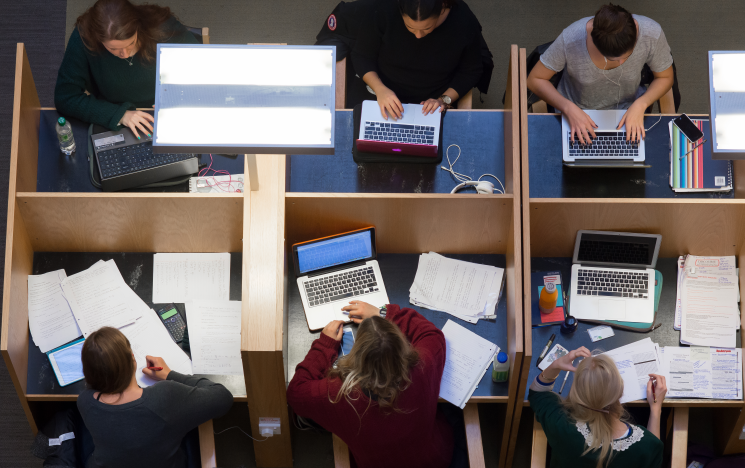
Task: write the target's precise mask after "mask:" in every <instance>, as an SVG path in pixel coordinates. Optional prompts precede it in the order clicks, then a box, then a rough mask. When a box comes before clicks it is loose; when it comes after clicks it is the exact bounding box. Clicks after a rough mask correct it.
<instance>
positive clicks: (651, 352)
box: [605, 338, 663, 403]
mask: <svg viewBox="0 0 745 468" xmlns="http://www.w3.org/2000/svg"><path fill="white" fill-rule="evenodd" d="M605 354H607V355H609V356H611V357H612V358H613V360H614V361H615V362H616V366H618V368H619V370H621V367H620V365H619V362H622V361H623V366H624V367H625V368H626V366H627V364H628V363H626V362H625V361H630V362H631V367H630V368H628V369H627V371H626V372H627V373H626V374H624V372H623V371H622V372H621V377H623V378H624V382H625V385H624V389H623V396H622V397H621V403H626V402H627V401H635V400H639V399H645V398H647V382H648V381H649V374H663V371H662V362H661V359H660V356H659V348H658V346H657V345H656V344H655V343H652V339H651V338H645V339H643V340H639V341H636V342H634V343H630V344H628V345H626V346H622V347H620V348H616V349H613V350H611V351H608V352H606V353H605ZM632 376H634V377H635V380H634V381H632V380H631V378H632ZM627 379H628V381H627ZM630 382H634V383H635V385H630Z"/></svg>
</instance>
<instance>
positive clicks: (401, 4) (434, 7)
mask: <svg viewBox="0 0 745 468" xmlns="http://www.w3.org/2000/svg"><path fill="white" fill-rule="evenodd" d="M455 2H456V0H398V8H399V10H401V14H402V15H406V16H408V17H409V18H411V19H412V20H414V21H423V20H426V19H429V18H432V17H433V16H440V13H441V12H442V10H443V9H444V8H452V7H453V5H455Z"/></svg>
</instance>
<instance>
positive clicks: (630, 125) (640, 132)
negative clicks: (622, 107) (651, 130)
mask: <svg viewBox="0 0 745 468" xmlns="http://www.w3.org/2000/svg"><path fill="white" fill-rule="evenodd" d="M645 110H646V107H644V103H642V102H639V100H638V99H637V100H636V101H634V103H633V104H632V105H631V107H629V108H628V110H627V111H626V113H625V114H623V117H622V118H621V122H620V123H619V124H618V127H617V129H620V128H621V127H623V126H624V125H626V141H629V140H630V141H639V140H643V139H644V137H645V136H646V134H645V132H644V111H645Z"/></svg>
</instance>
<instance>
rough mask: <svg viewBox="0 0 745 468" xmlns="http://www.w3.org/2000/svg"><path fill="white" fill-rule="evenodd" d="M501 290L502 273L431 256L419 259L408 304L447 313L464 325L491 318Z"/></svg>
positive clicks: (435, 255)
mask: <svg viewBox="0 0 745 468" xmlns="http://www.w3.org/2000/svg"><path fill="white" fill-rule="evenodd" d="M503 286H504V270H503V269H502V268H497V267H493V266H489V265H480V264H478V263H469V262H464V261H461V260H453V259H451V258H447V257H443V256H442V255H439V254H437V253H434V252H430V253H428V254H422V255H420V256H419V266H418V268H417V271H416V276H415V278H414V284H412V285H411V288H410V289H409V301H410V302H411V303H412V304H414V305H416V306H419V307H424V308H427V309H433V310H440V311H442V312H447V313H449V314H451V315H453V316H455V317H457V318H459V319H461V320H465V321H466V322H470V323H476V322H477V321H478V319H480V318H494V317H495V316H496V308H497V304H498V303H499V299H500V297H501V295H502V289H503Z"/></svg>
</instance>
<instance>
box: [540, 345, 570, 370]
mask: <svg viewBox="0 0 745 468" xmlns="http://www.w3.org/2000/svg"><path fill="white" fill-rule="evenodd" d="M567 354H569V351H568V350H567V349H566V348H565V347H563V346H562V345H560V344H558V343H556V344H555V345H554V347H553V348H551V350H550V351H549V352H548V354H546V356H545V357H544V358H543V359H542V360H541V363H540V364H538V368H539V369H540V370H542V371H545V370H546V369H548V366H550V365H551V363H552V362H554V361H555V360H557V359H559V358H560V357H562V356H566V355H567Z"/></svg>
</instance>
